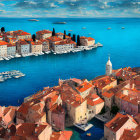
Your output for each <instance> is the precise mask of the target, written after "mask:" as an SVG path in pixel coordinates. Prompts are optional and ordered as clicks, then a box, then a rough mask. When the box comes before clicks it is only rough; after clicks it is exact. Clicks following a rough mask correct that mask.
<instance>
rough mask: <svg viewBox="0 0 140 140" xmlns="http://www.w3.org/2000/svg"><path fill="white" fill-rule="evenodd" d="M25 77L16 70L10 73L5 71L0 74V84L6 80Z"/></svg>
mask: <svg viewBox="0 0 140 140" xmlns="http://www.w3.org/2000/svg"><path fill="white" fill-rule="evenodd" d="M23 76H25V74H23V73H22V72H20V71H18V70H12V71H5V72H1V73H0V82H4V81H6V80H8V79H12V78H15V79H18V78H20V77H23Z"/></svg>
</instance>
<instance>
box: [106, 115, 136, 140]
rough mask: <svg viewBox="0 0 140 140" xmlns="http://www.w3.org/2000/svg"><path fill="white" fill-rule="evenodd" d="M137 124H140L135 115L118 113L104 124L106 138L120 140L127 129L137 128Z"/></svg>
mask: <svg viewBox="0 0 140 140" xmlns="http://www.w3.org/2000/svg"><path fill="white" fill-rule="evenodd" d="M137 126H138V124H137V122H136V121H135V120H134V119H133V117H131V116H130V115H122V114H120V113H118V114H117V115H116V116H115V117H114V118H113V119H112V120H111V121H109V122H107V123H106V124H105V125H104V138H105V139H107V140H120V137H121V136H122V135H123V132H124V130H125V129H135V128H136V127H137Z"/></svg>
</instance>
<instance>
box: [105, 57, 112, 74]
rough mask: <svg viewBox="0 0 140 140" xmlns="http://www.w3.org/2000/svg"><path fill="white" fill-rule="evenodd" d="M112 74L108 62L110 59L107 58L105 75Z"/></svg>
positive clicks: (110, 64)
mask: <svg viewBox="0 0 140 140" xmlns="http://www.w3.org/2000/svg"><path fill="white" fill-rule="evenodd" d="M111 74H112V63H111V61H110V57H108V61H107V63H106V75H107V76H110V75H111Z"/></svg>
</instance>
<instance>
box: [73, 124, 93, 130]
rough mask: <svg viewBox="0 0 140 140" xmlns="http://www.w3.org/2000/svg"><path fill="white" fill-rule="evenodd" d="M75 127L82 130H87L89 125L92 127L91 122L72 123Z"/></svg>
mask: <svg viewBox="0 0 140 140" xmlns="http://www.w3.org/2000/svg"><path fill="white" fill-rule="evenodd" d="M74 126H75V127H77V128H79V129H81V130H83V131H87V130H89V129H90V128H91V127H93V125H92V124H89V123H86V124H74Z"/></svg>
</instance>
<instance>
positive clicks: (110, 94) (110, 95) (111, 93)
mask: <svg viewBox="0 0 140 140" xmlns="http://www.w3.org/2000/svg"><path fill="white" fill-rule="evenodd" d="M102 95H103V96H105V97H107V98H111V97H112V96H113V95H114V93H113V92H110V93H109V92H104V93H103V94H102Z"/></svg>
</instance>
